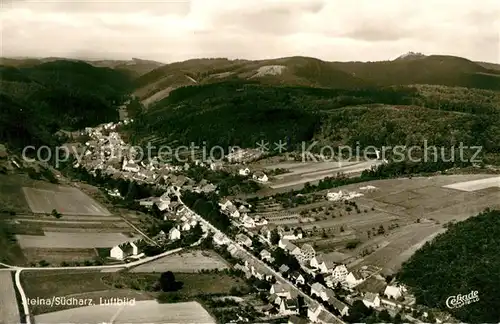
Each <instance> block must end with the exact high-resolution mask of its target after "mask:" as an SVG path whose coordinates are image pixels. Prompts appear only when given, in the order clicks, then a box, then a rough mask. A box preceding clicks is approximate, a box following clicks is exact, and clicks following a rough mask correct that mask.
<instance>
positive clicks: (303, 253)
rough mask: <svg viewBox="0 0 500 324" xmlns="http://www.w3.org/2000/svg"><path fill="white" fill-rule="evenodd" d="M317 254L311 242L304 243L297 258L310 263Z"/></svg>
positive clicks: (304, 262)
mask: <svg viewBox="0 0 500 324" xmlns="http://www.w3.org/2000/svg"><path fill="white" fill-rule="evenodd" d="M315 256H316V251H314V248H313V247H312V245H310V244H307V243H306V244H303V245H302V247H301V248H300V254H298V255H297V260H298V261H299V262H300V263H303V264H309V262H310V261H311V259H312V258H314V257H315Z"/></svg>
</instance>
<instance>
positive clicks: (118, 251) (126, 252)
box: [110, 242, 139, 260]
mask: <svg viewBox="0 0 500 324" xmlns="http://www.w3.org/2000/svg"><path fill="white" fill-rule="evenodd" d="M138 254H139V249H138V247H137V245H135V244H134V243H133V242H126V243H123V244H120V245H116V246H114V247H113V248H112V249H111V251H110V257H111V258H113V259H117V260H124V259H126V258H127V257H130V256H135V255H138Z"/></svg>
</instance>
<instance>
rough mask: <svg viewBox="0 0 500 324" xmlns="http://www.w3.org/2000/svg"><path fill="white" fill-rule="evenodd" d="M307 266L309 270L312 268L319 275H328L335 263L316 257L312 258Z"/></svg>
mask: <svg viewBox="0 0 500 324" xmlns="http://www.w3.org/2000/svg"><path fill="white" fill-rule="evenodd" d="M309 265H310V266H311V268H314V269H316V270H318V271H320V272H321V273H328V272H331V271H333V269H335V262H333V261H332V260H328V259H327V258H325V257H323V256H321V255H316V256H315V257H314V258H312V259H311V261H310V262H309Z"/></svg>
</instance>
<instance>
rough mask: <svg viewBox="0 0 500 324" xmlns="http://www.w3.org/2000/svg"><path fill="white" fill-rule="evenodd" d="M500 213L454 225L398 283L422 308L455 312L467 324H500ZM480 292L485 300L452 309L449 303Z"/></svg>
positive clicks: (422, 253)
mask: <svg viewBox="0 0 500 324" xmlns="http://www.w3.org/2000/svg"><path fill="white" fill-rule="evenodd" d="M499 255H500V211H499V210H487V211H485V212H483V213H481V214H480V215H478V216H476V217H472V218H469V219H468V220H466V221H463V222H460V223H456V224H453V225H451V226H449V228H448V231H447V232H445V233H444V234H441V235H439V236H438V237H436V238H435V239H434V240H433V241H432V242H430V243H426V244H425V245H424V247H422V248H421V249H420V250H418V251H417V252H416V253H415V254H414V255H413V256H412V257H411V259H410V260H409V261H408V262H406V263H405V264H404V265H403V268H402V269H401V271H400V273H399V274H398V279H399V280H400V281H401V282H403V283H405V284H407V285H408V286H409V287H410V289H411V291H412V292H413V293H414V294H415V297H416V298H417V303H418V304H424V305H427V306H430V307H438V308H441V309H443V310H445V311H448V312H451V313H452V315H453V316H454V317H455V318H458V319H459V320H461V321H463V322H465V323H498V322H499V321H500V307H499V306H500V289H498V288H499V287H500V275H499V274H500V258H499ZM471 291H478V297H479V301H476V302H473V303H471V304H469V305H464V306H462V307H460V308H455V309H449V308H448V307H447V306H446V300H447V298H448V297H450V296H456V295H458V294H461V295H468V294H469V293H470V292H471Z"/></svg>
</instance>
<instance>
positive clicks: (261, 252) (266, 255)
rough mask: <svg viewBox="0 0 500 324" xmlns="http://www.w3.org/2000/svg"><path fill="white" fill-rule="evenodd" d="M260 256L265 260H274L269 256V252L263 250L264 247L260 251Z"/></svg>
mask: <svg viewBox="0 0 500 324" xmlns="http://www.w3.org/2000/svg"><path fill="white" fill-rule="evenodd" d="M260 258H261V259H262V260H264V261H267V262H273V261H274V258H273V257H272V256H271V252H269V251H268V250H265V249H264V250H262V251H260Z"/></svg>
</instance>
